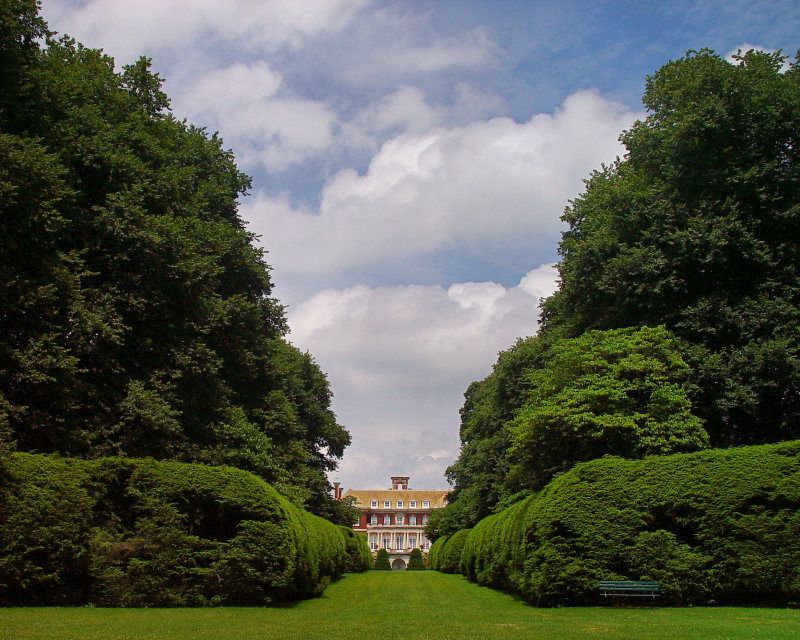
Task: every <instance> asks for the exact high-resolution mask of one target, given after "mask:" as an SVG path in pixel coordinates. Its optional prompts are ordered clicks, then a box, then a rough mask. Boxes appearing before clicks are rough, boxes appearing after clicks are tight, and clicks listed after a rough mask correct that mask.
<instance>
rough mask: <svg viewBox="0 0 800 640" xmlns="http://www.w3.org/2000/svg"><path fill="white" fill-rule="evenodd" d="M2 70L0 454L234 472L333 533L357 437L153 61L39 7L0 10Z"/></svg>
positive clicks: (229, 192)
mask: <svg viewBox="0 0 800 640" xmlns="http://www.w3.org/2000/svg"><path fill="white" fill-rule="evenodd" d="M0 70H2V71H0V83H1V84H0V158H2V161H0V208H2V211H3V215H2V218H0V441H3V442H4V443H5V444H4V445H3V446H4V447H6V448H8V447H9V446H10V444H9V443H12V442H13V443H14V446H16V448H18V449H20V450H24V451H31V452H56V453H61V454H65V455H72V456H81V457H95V456H99V455H120V456H140V457H141V456H152V457H154V458H160V459H172V460H181V461H189V462H202V463H207V464H228V465H232V466H237V467H240V468H243V469H247V470H250V471H253V472H255V473H257V474H258V475H260V476H261V477H263V478H264V479H266V480H267V481H269V482H271V483H274V484H275V485H276V486H277V487H278V488H279V489H280V490H281V491H282V492H284V493H285V494H286V495H287V496H289V497H290V498H291V499H293V500H294V501H295V502H296V503H298V504H300V505H306V506H308V507H309V508H311V509H313V510H314V511H316V512H317V513H321V514H325V515H328V516H333V517H335V516H336V512H337V509H338V507H337V505H335V504H333V502H332V501H331V500H329V499H328V497H327V492H328V488H329V487H328V482H327V479H326V477H325V472H326V471H328V470H331V469H333V468H335V466H336V464H337V460H338V459H339V458H340V457H341V455H342V453H343V450H344V448H345V447H346V446H347V445H348V444H349V442H350V437H349V434H348V433H347V431H346V430H345V429H344V428H343V427H341V426H340V425H338V424H337V423H336V419H335V416H334V414H333V413H332V411H331V409H330V401H331V394H330V389H329V386H328V382H327V379H326V378H325V375H324V374H323V373H322V372H321V371H320V369H319V367H318V366H317V365H316V363H315V362H314V360H313V358H312V357H311V356H310V355H309V354H305V353H301V352H299V351H298V350H297V349H296V348H295V347H293V346H292V345H291V344H289V343H288V342H287V341H286V339H285V334H286V332H287V327H286V321H285V316H284V311H283V308H282V306H281V305H280V303H279V302H278V301H277V300H275V299H274V298H273V297H272V295H271V294H272V282H271V279H270V268H269V266H268V265H267V263H266V262H265V259H264V252H263V250H261V249H260V248H258V247H257V246H256V244H255V237H254V236H253V234H251V233H250V232H248V231H247V230H246V228H245V224H244V222H243V220H242V219H241V218H240V217H239V215H238V212H237V199H238V198H239V197H240V196H242V195H244V194H246V193H247V189H248V188H249V185H250V179H249V178H248V177H247V176H246V175H244V174H243V173H241V172H240V171H239V170H238V169H237V167H236V165H235V163H234V158H233V155H232V153H231V152H230V151H228V150H226V149H225V148H224V147H223V143H222V141H221V139H220V138H219V137H218V136H217V135H216V134H214V135H209V134H208V133H207V132H206V131H204V130H203V129H200V128H197V127H195V126H193V125H191V124H189V123H187V122H185V121H179V120H177V119H176V118H175V117H174V116H173V115H172V114H171V113H170V110H169V99H168V97H167V96H166V95H165V94H164V92H163V91H162V89H161V84H162V80H161V78H160V77H159V76H158V75H157V74H155V73H153V71H152V69H151V62H150V60H148V59H147V58H140V59H139V60H137V61H136V62H134V63H132V64H129V65H126V66H124V67H122V71H121V72H116V71H115V68H114V61H113V59H112V58H110V57H109V56H107V55H105V54H103V53H102V52H101V51H98V50H94V49H89V48H86V47H83V46H82V45H80V44H79V43H77V42H75V41H74V40H72V39H69V38H66V37H63V38H60V39H56V37H55V36H54V35H53V34H50V33H49V32H48V30H47V27H46V25H45V24H44V22H42V20H41V19H40V18H39V17H38V16H37V3H36V2H34V1H33V0H15V1H14V2H11V3H4V4H3V8H2V10H0ZM266 241H267V242H268V238H267V239H266ZM348 524H349V523H348Z"/></svg>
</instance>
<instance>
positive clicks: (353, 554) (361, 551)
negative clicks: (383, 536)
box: [341, 526, 372, 573]
mask: <svg viewBox="0 0 800 640" xmlns="http://www.w3.org/2000/svg"><path fill="white" fill-rule="evenodd" d="M341 530H342V533H343V534H344V540H345V544H346V551H347V563H346V565H345V571H347V572H348V573H361V572H362V571H366V570H367V569H369V568H370V565H371V564H372V552H371V551H370V550H369V544H367V536H366V535H364V534H363V533H359V532H357V531H353V529H352V527H346V526H341Z"/></svg>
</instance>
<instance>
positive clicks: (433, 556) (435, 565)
mask: <svg viewBox="0 0 800 640" xmlns="http://www.w3.org/2000/svg"><path fill="white" fill-rule="evenodd" d="M449 537H450V536H449V535H442V536H439V537H438V538H437V539H436V542H434V543H433V544H432V545H431V548H430V549H428V569H431V570H433V571H438V570H439V552H440V551H441V550H442V547H443V546H444V544H445V543H446V542H447V539H448V538H449Z"/></svg>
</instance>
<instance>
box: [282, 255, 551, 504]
mask: <svg viewBox="0 0 800 640" xmlns="http://www.w3.org/2000/svg"><path fill="white" fill-rule="evenodd" d="M556 275H557V272H556V270H555V267H554V266H553V265H543V266H541V267H539V268H538V269H535V270H533V271H531V272H530V273H528V274H527V275H526V276H525V277H524V278H522V280H521V281H520V283H519V284H518V285H517V286H514V287H503V286H502V285H499V284H497V283H494V282H465V283H457V284H452V285H450V286H449V287H447V288H444V287H439V286H420V285H410V286H397V287H367V286H363V285H360V286H356V287H350V288H347V289H342V290H333V289H331V290H326V291H322V292H319V293H317V294H316V295H314V296H312V297H311V298H310V299H308V300H306V301H305V302H303V303H301V304H299V305H298V306H297V307H296V308H294V309H291V310H290V312H289V325H290V326H291V330H292V332H291V335H290V339H291V340H292V342H293V343H294V344H295V345H296V346H298V347H299V348H301V349H303V350H308V351H310V352H311V353H313V354H314V357H315V358H316V360H317V362H318V363H319V364H320V365H321V366H322V368H323V370H324V371H326V373H327V374H328V377H329V380H330V382H331V385H332V388H333V389H335V398H334V409H335V411H336V413H337V415H338V417H339V419H340V421H341V422H342V423H343V424H345V425H347V427H348V428H349V429H350V431H351V433H352V435H353V445H352V446H351V447H350V448H349V449H348V451H347V455H346V456H345V458H344V460H343V461H342V466H341V469H340V471H341V473H342V474H343V475H345V474H346V476H347V478H348V484H349V486H354V487H355V486H361V485H359V484H358V482H359V481H363V482H364V483H367V482H369V478H370V477H372V478H374V477H375V474H374V473H372V472H370V471H369V469H373V470H374V469H380V468H382V469H392V470H393V471H394V472H396V473H402V472H403V469H404V468H405V469H412V468H413V469H414V470H415V474H416V476H417V477H416V485H417V486H418V487H419V488H423V485H424V486H434V485H435V486H442V484H443V473H444V469H445V468H446V467H447V466H448V465H449V464H451V463H452V461H453V460H454V459H455V457H456V456H457V455H458V447H459V444H458V409H459V407H460V406H461V403H462V400H463V398H462V394H463V392H464V391H465V390H466V388H467V385H468V384H469V383H470V382H471V381H473V380H476V379H482V378H484V377H485V376H486V375H488V373H489V371H490V370H491V366H492V364H493V363H494V361H495V360H496V358H497V353H498V352H499V351H501V350H503V349H506V348H508V347H509V346H511V344H513V343H514V341H515V340H516V338H517V337H520V336H526V335H531V334H533V333H535V332H536V329H537V326H538V324H537V322H538V313H539V302H540V299H541V298H543V297H546V296H548V295H550V294H552V293H553V291H554V290H555V287H556ZM403 465H406V466H405V467H403ZM386 473H387V478H388V473H389V471H387V472H386Z"/></svg>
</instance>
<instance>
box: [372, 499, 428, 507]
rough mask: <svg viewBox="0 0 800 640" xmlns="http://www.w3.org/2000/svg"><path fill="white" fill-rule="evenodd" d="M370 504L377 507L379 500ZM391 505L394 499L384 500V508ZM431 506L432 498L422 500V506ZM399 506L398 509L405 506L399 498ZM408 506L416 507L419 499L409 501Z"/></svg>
mask: <svg viewBox="0 0 800 640" xmlns="http://www.w3.org/2000/svg"><path fill="white" fill-rule="evenodd" d="M370 506H371V507H373V508H374V507H377V506H378V501H377V500H373V501H372V502H371V503H370ZM391 506H392V501H391V500H384V501H383V508H384V509H389V508H390V507H391ZM430 506H431V502H430V500H423V501H422V508H423V509H429V508H430ZM397 508H398V509H403V508H404V506H403V501H402V500H398V501H397ZM408 508H409V509H416V508H417V501H416V500H409V501H408Z"/></svg>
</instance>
